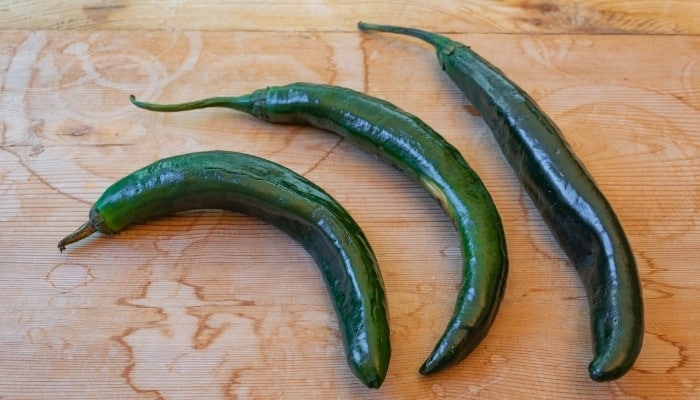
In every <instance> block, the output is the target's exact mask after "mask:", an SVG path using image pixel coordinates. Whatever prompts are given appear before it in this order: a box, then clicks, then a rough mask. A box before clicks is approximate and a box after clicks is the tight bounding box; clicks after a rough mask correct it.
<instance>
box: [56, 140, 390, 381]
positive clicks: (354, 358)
mask: <svg viewBox="0 0 700 400" xmlns="http://www.w3.org/2000/svg"><path fill="white" fill-rule="evenodd" d="M207 208H210V209H225V210H231V211H238V212H243V213H245V214H248V215H251V216H254V217H258V218H260V219H262V220H264V221H266V222H268V223H271V224H272V225H275V226H277V227H279V228H280V229H281V230H283V231H284V232H286V233H287V234H289V235H290V236H291V237H292V238H294V239H296V240H297V241H299V242H300V243H301V244H302V245H303V246H304V248H306V250H307V251H308V252H309V253H310V254H311V256H312V257H313V258H314V260H315V261H316V263H317V264H318V267H319V269H320V271H321V274H322V275H323V278H324V280H325V283H326V285H327V288H328V291H329V293H330V296H331V300H332V303H333V306H334V308H335V311H336V313H337V315H338V319H339V323H340V332H341V335H342V339H343V343H344V346H345V353H346V357H347V361H348V364H349V365H350V368H351V369H352V372H353V373H354V374H355V375H356V376H357V377H358V378H359V379H360V380H361V381H362V382H363V383H364V384H365V385H367V386H368V387H370V388H378V387H379V386H381V384H382V382H383V381H384V378H385V376H386V372H387V369H388V366H389V358H390V355H391V347H390V344H389V324H388V315H387V309H386V298H385V294H384V283H383V281H382V277H381V274H380V272H379V269H378V267H377V261H376V258H375V256H374V253H373V252H372V249H371V247H370V245H369V243H368V242H367V239H366V237H365V235H364V234H363V232H362V231H361V230H360V228H359V226H358V225H357V224H356V223H355V221H354V220H353V219H352V218H351V217H350V215H349V214H348V213H347V212H346V211H345V210H344V209H343V208H342V207H341V206H340V205H339V204H338V203H337V202H336V201H335V200H334V199H333V198H332V197H331V196H330V195H328V194H327V193H326V192H324V191H323V189H321V188H320V187H318V186H316V185H315V184H313V183H312V182H310V181H309V180H307V179H306V178H304V177H303V176H301V175H298V174H296V173H295V172H293V171H291V170H289V169H287V168H285V167H283V166H281V165H278V164H275V163H273V162H271V161H267V160H264V159H261V158H258V157H254V156H251V155H246V154H241V153H233V152H224V151H208V152H199V153H190V154H184V155H178V156H174V157H170V158H166V159H162V160H160V161H157V162H155V163H153V164H151V165H149V166H147V167H144V168H142V169H139V170H138V171H135V172H133V173H132V174H130V175H128V176H126V177H124V178H122V179H121V180H119V181H117V182H116V183H115V184H113V185H112V186H110V187H109V188H108V189H107V190H106V191H105V192H104V194H103V195H102V196H101V197H100V198H99V199H98V200H97V202H95V204H94V205H93V206H92V208H91V209H90V218H89V221H88V222H86V223H85V224H84V225H83V226H81V227H80V228H79V229H78V230H77V231H75V232H74V233H72V234H70V235H68V236H67V237H66V238H64V239H63V240H61V241H60V242H59V243H58V247H59V249H61V250H64V249H65V246H66V245H67V244H70V243H73V242H76V241H78V240H80V239H83V238H85V237H87V236H89V235H90V234H92V233H94V232H95V231H99V232H102V233H106V234H112V233H116V232H119V231H121V230H122V229H124V228H126V227H127V226H129V225H131V224H134V223H138V222H141V221H145V220H149V219H153V218H157V217H162V216H166V215H169V214H172V213H176V212H180V211H186V210H194V209H207Z"/></svg>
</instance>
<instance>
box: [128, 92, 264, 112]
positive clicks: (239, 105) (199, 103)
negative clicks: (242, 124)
mask: <svg viewBox="0 0 700 400" xmlns="http://www.w3.org/2000/svg"><path fill="white" fill-rule="evenodd" d="M129 100H131V103H132V104H133V105H135V106H136V107H139V108H143V109H145V110H150V111H160V112H177V111H187V110H196V109H200V108H209V107H225V108H231V109H233V110H238V111H242V112H251V110H252V109H253V107H254V106H255V103H256V99H255V98H254V97H253V96H250V95H245V96H236V97H231V96H222V97H211V98H208V99H202V100H196V101H190V102H186V103H175V104H156V103H149V102H147V101H140V100H136V96H134V95H133V94H132V95H130V96H129ZM261 101H262V99H261Z"/></svg>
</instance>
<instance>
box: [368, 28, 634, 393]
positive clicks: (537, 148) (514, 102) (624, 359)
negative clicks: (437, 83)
mask: <svg viewBox="0 0 700 400" xmlns="http://www.w3.org/2000/svg"><path fill="white" fill-rule="evenodd" d="M358 26H359V28H360V29H362V30H366V31H369V30H375V31H382V32H390V33H398V34H404V35H409V36H413V37H416V38H419V39H421V40H423V41H425V42H427V43H429V44H431V45H432V46H434V47H435V49H436V51H437V57H438V60H439V62H440V65H441V67H442V69H443V70H444V71H445V72H446V73H447V75H448V76H449V77H450V78H451V79H452V80H453V81H454V82H455V84H456V85H457V86H458V87H459V88H460V89H461V90H462V92H464V94H465V95H466V96H467V98H468V99H469V100H470V101H471V102H472V104H473V105H474V106H475V107H476V108H477V110H479V112H480V113H481V115H482V117H483V118H484V120H485V121H486V124H487V125H488V126H489V127H490V128H491V131H492V132H493V134H494V136H495V137H496V141H497V142H498V144H499V145H500V147H501V150H502V151H503V153H504V155H505V156H506V158H507V160H508V161H509V163H510V165H511V167H512V168H513V169H514V170H515V172H516V174H517V176H518V178H519V179H520V181H521V183H522V184H523V186H524V187H525V189H526V191H527V192H528V194H529V196H530V198H531V199H532V201H533V203H534V204H535V206H536V207H537V209H538V210H539V212H540V214H541V215H542V217H543V220H544V221H545V222H546V224H547V225H548V226H549V228H550V230H551V232H552V234H553V236H554V237H555V239H556V240H557V241H558V243H559V245H560V246H561V247H562V249H563V250H564V252H565V253H566V254H567V256H568V257H569V259H570V260H571V261H572V263H573V265H574V267H575V268H576V270H577V272H578V274H579V275H580V277H581V280H582V282H583V286H584V288H585V290H586V294H587V297H588V302H589V306H590V319H591V332H592V337H593V351H594V358H593V360H592V361H591V363H590V365H589V367H588V372H589V375H590V377H591V379H593V380H596V381H607V380H613V379H617V378H619V377H620V376H622V375H624V374H625V373H627V372H628V371H629V370H630V368H632V366H633V364H634V362H635V360H636V359H637V356H638V355H639V352H640V351H641V347H642V341H643V336H644V316H643V314H644V313H643V300H642V289H641V283H640V280H639V276H638V273H637V267H636V263H635V260H634V255H633V253H632V250H631V248H630V245H629V242H628V240H627V237H626V235H625V233H624V231H623V228H622V225H621V224H620V222H619V221H618V219H617V217H616V215H615V213H614V211H613V209H612V207H611V206H610V204H609V203H608V201H607V200H606V198H605V197H604V196H603V193H602V192H601V191H600V189H599V188H598V187H597V186H596V184H595V182H594V180H593V178H592V177H591V176H590V174H589V173H588V172H587V171H586V169H585V167H584V166H583V164H582V163H581V162H580V161H579V160H578V158H577V157H576V155H575V154H574V152H573V150H572V149H571V147H570V146H569V145H568V144H567V142H566V140H565V139H564V136H563V134H562V132H561V131H560V129H559V128H558V127H557V125H556V124H555V123H554V122H553V121H552V120H551V119H550V118H549V117H548V116H547V115H546V114H545V113H544V111H542V109H541V108H540V107H539V106H538V105H537V104H536V102H535V101H534V100H533V99H532V97H530V96H529V95H528V94H527V93H526V92H525V91H524V90H523V89H521V88H520V87H519V86H518V85H516V84H515V83H514V82H513V81H511V80H510V79H508V78H507V77H506V76H505V74H503V72H501V71H500V70H499V69H498V68H496V67H495V66H493V65H492V64H491V63H489V62H488V61H487V60H485V59H484V58H482V57H481V56H479V55H478V54H476V53H475V52H474V51H473V50H471V49H470V48H469V47H467V46H465V45H464V44H462V43H459V42H455V41H453V40H451V39H449V38H447V37H445V36H442V35H438V34H435V33H431V32H426V31H423V30H419V29H414V28H404V27H398V26H388V25H374V24H367V23H363V22H360V23H359V24H358Z"/></svg>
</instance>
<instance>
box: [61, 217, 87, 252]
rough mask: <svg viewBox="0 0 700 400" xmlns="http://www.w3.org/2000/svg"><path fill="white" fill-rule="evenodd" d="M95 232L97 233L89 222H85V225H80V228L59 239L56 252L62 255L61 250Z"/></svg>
mask: <svg viewBox="0 0 700 400" xmlns="http://www.w3.org/2000/svg"><path fill="white" fill-rule="evenodd" d="M95 232H97V229H95V227H94V226H93V225H92V223H90V221H87V222H86V223H84V224H82V225H80V227H79V228H78V229H76V230H75V231H74V232H73V233H71V234H69V235H68V236H66V237H64V238H63V239H61V241H60V242H58V250H59V251H60V252H61V253H62V252H63V250H65V249H66V245H68V244H71V243H75V242H77V241H79V240H82V239H85V238H86V237H88V236H90V235H92V234H93V233H95Z"/></svg>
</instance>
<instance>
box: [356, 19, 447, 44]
mask: <svg viewBox="0 0 700 400" xmlns="http://www.w3.org/2000/svg"><path fill="white" fill-rule="evenodd" d="M357 27H358V28H359V29H360V30H362V31H365V32H366V31H377V32H388V33H397V34H400V35H408V36H413V37H415V38H418V39H421V40H423V41H425V42H427V43H430V44H431V45H433V46H435V47H436V48H437V49H439V50H447V51H450V49H453V48H454V45H455V42H454V41H452V40H450V39H447V38H445V37H441V36H438V35H434V34H433V33H431V32H427V31H424V30H421V29H416V28H404V27H401V26H393V25H376V24H369V23H367V22H358V23H357Z"/></svg>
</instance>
